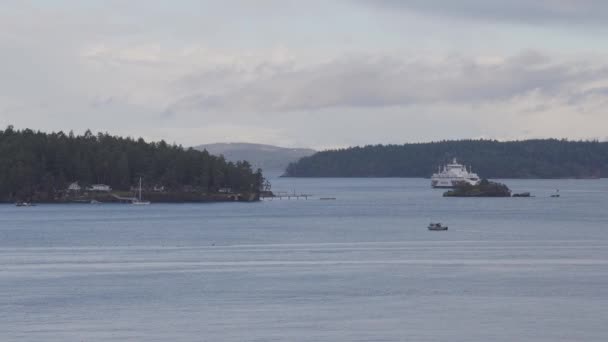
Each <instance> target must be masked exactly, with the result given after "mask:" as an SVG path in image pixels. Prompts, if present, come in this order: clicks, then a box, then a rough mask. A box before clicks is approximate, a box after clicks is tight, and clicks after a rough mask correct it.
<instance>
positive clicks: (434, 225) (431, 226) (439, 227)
mask: <svg viewBox="0 0 608 342" xmlns="http://www.w3.org/2000/svg"><path fill="white" fill-rule="evenodd" d="M428 228H429V230H448V226H444V225H442V224H441V223H433V222H431V223H429V226H428Z"/></svg>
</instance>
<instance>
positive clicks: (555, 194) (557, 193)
mask: <svg viewBox="0 0 608 342" xmlns="http://www.w3.org/2000/svg"><path fill="white" fill-rule="evenodd" d="M551 197H554V198H555V197H559V189H557V190H555V193H554V194H553V195H551Z"/></svg>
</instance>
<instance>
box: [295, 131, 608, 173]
mask: <svg viewBox="0 0 608 342" xmlns="http://www.w3.org/2000/svg"><path fill="white" fill-rule="evenodd" d="M454 157H456V158H458V160H459V161H461V162H463V163H465V164H466V165H472V166H473V171H475V172H477V173H478V174H479V175H480V176H482V177H487V178H592V177H600V176H602V175H603V176H605V175H607V174H608V142H597V141H568V140H557V139H546V140H524V141H509V142H499V141H495V140H458V141H441V142H432V143H420V144H405V145H373V146H372V145H370V146H365V147H352V148H347V149H339V150H330V151H324V152H319V153H316V154H314V155H312V156H310V157H306V158H302V159H300V160H299V161H298V162H296V163H292V164H290V165H289V166H288V167H287V170H286V176H293V177H429V176H430V175H431V174H432V173H433V172H436V170H437V167H438V166H439V165H441V164H444V163H446V162H448V161H450V160H451V159H452V158H454Z"/></svg>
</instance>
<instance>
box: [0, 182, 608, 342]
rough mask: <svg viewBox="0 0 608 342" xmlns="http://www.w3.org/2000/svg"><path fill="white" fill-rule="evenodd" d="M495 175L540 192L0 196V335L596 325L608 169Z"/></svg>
mask: <svg viewBox="0 0 608 342" xmlns="http://www.w3.org/2000/svg"><path fill="white" fill-rule="evenodd" d="M505 182H506V183H507V184H508V185H509V186H510V187H511V188H512V189H513V190H514V191H516V192H519V191H530V192H532V193H533V194H534V195H536V197H534V198H503V199H471V198H466V199H465V198H462V199H461V198H443V197H441V191H438V190H432V189H430V188H429V180H425V179H275V180H274V181H273V187H274V190H284V191H293V190H295V191H296V192H300V193H309V194H312V195H314V197H313V198H311V199H308V200H289V201H288V200H282V201H279V200H274V201H265V202H260V203H236V204H234V203H223V204H185V205H175V204H172V205H170V204H152V205H151V206H148V207H133V206H129V205H110V204H108V205H39V206H37V207H32V208H17V207H15V206H12V205H3V206H0V340H1V341H125V340H132V341H516V340H517V341H606V340H608V318H607V317H608V180H525V181H523V180H506V181H505ZM557 188H559V190H560V194H561V197H560V198H550V197H549V196H550V195H551V194H552V193H554V192H555V190H556V189H557ZM319 197H336V198H337V200H335V201H321V200H318V198H319ZM429 221H441V222H443V223H444V224H447V225H448V226H449V231H447V232H429V231H427V229H426V226H427V225H428V223H429Z"/></svg>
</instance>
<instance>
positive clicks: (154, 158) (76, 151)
mask: <svg viewBox="0 0 608 342" xmlns="http://www.w3.org/2000/svg"><path fill="white" fill-rule="evenodd" d="M140 177H141V178H142V179H143V181H144V183H145V185H146V187H147V188H148V189H149V188H151V187H156V188H162V189H166V190H167V191H175V192H185V191H188V192H200V193H217V192H219V191H221V190H220V189H226V188H229V189H230V191H231V192H242V193H249V194H251V193H257V192H258V191H259V189H260V187H261V186H262V183H263V182H264V179H263V176H262V173H261V170H258V171H257V172H254V171H252V170H251V166H250V165H249V163H248V162H246V161H242V162H237V163H231V162H227V161H225V160H224V158H223V157H222V156H219V157H218V156H213V155H210V154H209V153H207V152H206V151H196V150H194V149H191V148H190V149H184V148H182V147H181V146H176V145H170V144H167V143H166V142H164V141H160V142H152V143H149V142H146V141H144V140H143V139H141V138H139V139H132V138H122V137H117V136H112V135H109V134H107V133H98V134H93V133H91V131H86V133H84V134H83V135H74V134H73V133H71V132H70V133H68V134H65V133H63V132H57V133H42V132H35V131H32V130H29V129H24V130H15V129H14V128H13V127H12V126H9V127H7V128H6V129H5V130H3V131H0V201H4V202H6V201H14V200H20V199H28V198H37V199H42V200H52V199H53V198H57V197H58V196H60V195H61V194H62V193H63V192H65V189H66V188H67V187H68V186H69V185H70V184H72V183H73V182H78V184H79V186H81V187H83V188H86V187H87V186H89V185H91V184H105V185H109V186H110V187H111V188H112V189H113V190H117V191H121V190H122V191H129V190H132V189H133V187H134V186H137V184H138V181H139V178H140Z"/></svg>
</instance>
